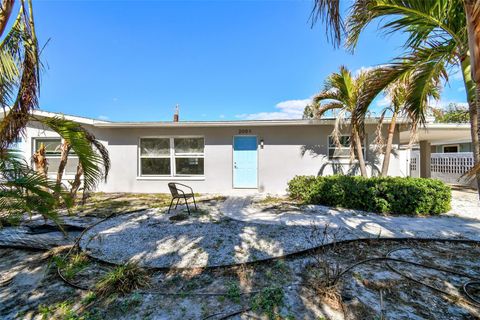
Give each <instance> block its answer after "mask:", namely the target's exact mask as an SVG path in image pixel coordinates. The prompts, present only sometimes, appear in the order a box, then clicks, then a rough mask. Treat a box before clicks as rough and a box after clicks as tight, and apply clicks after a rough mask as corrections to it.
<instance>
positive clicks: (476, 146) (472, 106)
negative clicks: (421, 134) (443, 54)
mask: <svg viewBox="0 0 480 320" xmlns="http://www.w3.org/2000/svg"><path fill="white" fill-rule="evenodd" d="M461 69H462V74H463V82H464V85H465V91H466V93H467V101H468V110H469V113H470V135H471V137H472V153H473V162H474V163H480V143H479V134H478V124H479V121H478V117H479V113H478V108H479V107H480V104H479V103H478V94H476V91H477V92H478V85H475V83H474V82H473V80H472V73H471V71H470V70H471V68H470V56H468V55H467V56H466V57H464V58H463V59H461ZM476 180H477V187H478V190H480V173H477V175H476ZM479 192H480V191H479Z"/></svg>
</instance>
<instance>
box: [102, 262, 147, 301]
mask: <svg viewBox="0 0 480 320" xmlns="http://www.w3.org/2000/svg"><path fill="white" fill-rule="evenodd" d="M148 286H149V276H148V274H147V272H146V271H145V270H143V269H142V268H140V267H139V266H138V264H137V263H134V262H128V263H126V264H124V265H122V266H118V267H115V268H114V269H113V270H112V271H110V272H108V273H107V274H106V275H105V276H103V277H102V279H100V281H99V282H98V283H97V284H96V285H95V293H96V295H97V296H99V297H108V296H110V295H111V294H112V293H117V294H121V295H125V294H127V293H130V292H132V291H133V290H136V289H139V288H143V287H148Z"/></svg>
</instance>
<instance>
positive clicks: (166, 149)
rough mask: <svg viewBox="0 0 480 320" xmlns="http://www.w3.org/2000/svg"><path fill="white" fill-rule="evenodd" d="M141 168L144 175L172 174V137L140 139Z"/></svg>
mask: <svg viewBox="0 0 480 320" xmlns="http://www.w3.org/2000/svg"><path fill="white" fill-rule="evenodd" d="M140 168H141V173H142V175H164V176H167V175H168V176H169V175H170V174H171V166H170V139H169V138H146V139H141V140H140Z"/></svg>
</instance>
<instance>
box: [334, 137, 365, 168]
mask: <svg viewBox="0 0 480 320" xmlns="http://www.w3.org/2000/svg"><path fill="white" fill-rule="evenodd" d="M342 137H348V138H350V137H351V136H350V135H348V134H341V135H340V139H341V138H342ZM330 138H333V135H331V134H329V135H328V136H327V158H328V161H345V160H346V159H350V146H348V147H340V148H338V147H337V146H336V145H335V146H333V147H331V146H330ZM366 139H367V138H366V137H365V139H364V141H362V153H363V158H364V159H366V157H367V154H366ZM334 144H335V142H334ZM338 149H348V155H346V156H338V157H330V150H334V152H335V150H338ZM354 161H358V160H357V157H355V159H354Z"/></svg>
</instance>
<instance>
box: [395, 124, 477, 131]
mask: <svg viewBox="0 0 480 320" xmlns="http://www.w3.org/2000/svg"><path fill="white" fill-rule="evenodd" d="M445 129H448V130H470V123H426V124H425V126H421V127H419V128H418V129H417V131H428V130H433V131H435V130H445ZM401 132H410V128H408V129H406V130H401Z"/></svg>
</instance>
